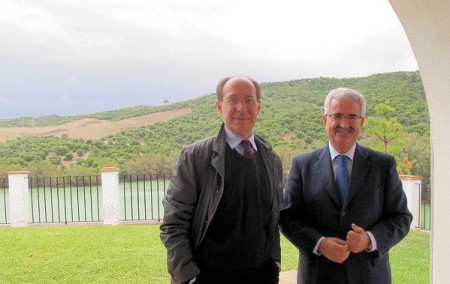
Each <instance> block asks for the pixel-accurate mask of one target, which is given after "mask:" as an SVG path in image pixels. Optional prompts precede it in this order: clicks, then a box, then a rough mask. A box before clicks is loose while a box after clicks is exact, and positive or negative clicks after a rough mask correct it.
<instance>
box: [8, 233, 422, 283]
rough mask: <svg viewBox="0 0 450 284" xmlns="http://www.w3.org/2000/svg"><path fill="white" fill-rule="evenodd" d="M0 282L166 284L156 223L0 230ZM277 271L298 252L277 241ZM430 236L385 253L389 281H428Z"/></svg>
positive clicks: (412, 237) (293, 264) (291, 266)
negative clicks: (279, 262) (389, 267)
mask: <svg viewBox="0 0 450 284" xmlns="http://www.w3.org/2000/svg"><path fill="white" fill-rule="evenodd" d="M0 243H1V244H2V249H1V250H0V283H152V284H158V283H169V275H168V273H167V270H166V251H165V248H164V246H163V245H162V243H161V241H160V239H159V227H158V225H157V224H147V225H119V226H102V225H85V226H30V227H24V228H9V227H0ZM281 245H282V270H283V271H289V270H295V269H297V256H298V251H297V250H296V249H295V247H293V246H292V245H291V244H290V243H289V242H288V241H287V240H286V239H285V238H284V237H283V238H282V243H281ZM429 247H430V234H429V233H428V232H423V231H411V232H410V234H409V235H408V236H407V237H406V238H405V239H404V240H403V241H402V242H400V243H399V244H398V245H397V246H396V247H394V248H393V249H392V250H391V254H390V255H391V265H392V274H393V283H394V284H395V283H428V282H429V277H430V272H429V263H430V262H429V258H430V252H429Z"/></svg>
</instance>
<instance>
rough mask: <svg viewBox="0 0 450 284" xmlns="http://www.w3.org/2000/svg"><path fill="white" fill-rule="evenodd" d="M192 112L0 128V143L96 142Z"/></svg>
mask: <svg viewBox="0 0 450 284" xmlns="http://www.w3.org/2000/svg"><path fill="white" fill-rule="evenodd" d="M190 112H192V109H177V110H168V111H161V112H157V113H153V114H147V115H142V116H135V117H131V118H125V119H122V120H118V121H111V120H102V119H96V118H81V119H78V120H74V121H71V122H68V123H64V124H60V125H55V126H46V127H4V128H0V142H5V141H7V140H12V139H17V138H19V137H23V136H57V137H61V136H63V135H66V136H67V137H69V138H74V139H78V138H80V139H91V140H96V139H100V138H102V137H105V136H109V135H116V134H117V133H118V132H120V131H127V130H131V129H135V128H138V127H141V126H146V125H152V124H154V123H157V122H165V121H168V120H170V119H172V118H175V117H177V116H180V115H185V114H188V113H190Z"/></svg>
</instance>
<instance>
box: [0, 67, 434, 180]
mask: <svg viewBox="0 0 450 284" xmlns="http://www.w3.org/2000/svg"><path fill="white" fill-rule="evenodd" d="M340 86H345V87H350V88H353V89H356V90H358V91H360V92H361V93H363V94H364V95H365V97H366V99H367V106H368V109H367V116H371V115H374V114H375V111H374V108H375V106H376V105H377V104H379V103H388V104H389V105H391V106H392V107H394V108H395V110H396V112H395V113H396V117H397V118H398V121H399V122H400V123H401V124H402V125H403V127H404V130H405V131H406V132H408V133H418V134H420V135H422V136H423V135H425V136H428V135H429V114H428V107H427V103H426V98H425V93H424V90H423V85H422V80H421V77H420V74H419V72H418V71H417V72H394V73H383V74H374V75H371V76H367V77H360V78H346V79H337V78H311V79H300V80H293V81H286V82H265V83H262V84H261V87H262V101H263V109H262V112H261V115H260V117H259V120H258V122H257V126H256V128H255V132H256V133H257V134H258V135H260V136H262V137H264V138H266V139H267V140H269V141H270V142H271V143H272V144H273V145H274V147H275V148H276V150H277V151H278V152H279V153H280V155H281V156H282V157H283V160H284V162H285V164H286V165H289V163H290V159H291V157H292V156H293V155H296V154H298V153H301V152H305V151H309V150H311V149H313V148H316V147H318V146H322V145H324V143H325V141H326V135H325V131H324V128H323V125H322V122H321V115H322V113H323V101H324V99H325V96H326V95H327V93H328V92H329V91H330V90H331V89H333V88H336V87H340ZM215 99H216V98H215V95H214V94H211V95H206V96H202V97H198V98H195V99H192V100H188V101H185V102H178V103H173V104H167V105H162V106H156V107H155V106H150V107H147V106H138V107H135V108H126V109H122V110H113V111H108V112H100V113H96V114H92V115H87V116H72V117H58V116H48V117H41V118H22V119H15V120H0V127H3V128H10V130H11V131H13V129H14V131H20V129H21V128H20V127H28V128H29V127H32V128H33V127H37V126H39V127H52V128H53V129H58V128H60V125H62V124H66V126H67V123H72V124H77V122H76V121H79V120H81V121H85V122H86V121H91V122H92V121H95V122H97V123H99V122H101V123H104V121H109V122H113V121H115V122H120V121H122V122H123V121H126V120H125V119H130V118H133V119H132V120H133V121H134V122H135V124H134V126H133V127H128V128H127V127H126V126H123V124H122V126H123V127H125V128H124V129H123V130H120V129H119V132H117V131H115V132H110V133H105V134H104V135H105V136H102V135H100V136H102V137H100V136H98V138H96V137H94V138H93V136H89V137H88V136H86V137H83V135H82V134H81V135H80V133H78V135H77V136H73V135H71V134H70V132H67V133H64V134H61V133H60V135H58V136H52V133H47V134H48V135H47V136H43V135H40V136H34V135H33V134H32V133H31V132H29V133H27V136H23V137H19V138H16V139H11V140H8V141H5V142H3V143H0V171H2V170H3V171H5V170H11V169H24V168H27V169H30V167H35V168H36V169H39V170H40V171H41V172H44V171H45V170H43V169H41V168H42V167H45V166H48V165H53V166H54V167H55V168H52V169H51V170H52V171H55V170H57V171H60V172H59V174H74V173H86V172H95V171H97V170H98V168H99V167H102V166H105V165H116V166H118V167H120V168H121V170H122V171H123V172H138V171H152V170H167V171H169V170H171V169H172V167H173V164H174V162H175V160H176V158H177V157H178V154H179V151H180V150H181V148H182V147H183V146H185V145H188V144H190V143H192V142H194V141H196V140H199V139H202V138H205V137H207V136H211V135H214V134H216V133H217V131H218V128H219V126H220V124H221V119H220V116H219V115H218V113H217V111H216V110H215ZM168 111H170V112H173V117H166V119H165V120H164V121H160V122H156V123H150V122H148V121H144V119H145V118H147V119H148V115H150V114H157V113H159V114H162V113H164V112H166V113H167V112H168ZM170 112H169V113H170ZM140 119H142V123H136V121H139V120H140ZM106 125H107V124H104V127H106ZM18 127H19V128H18ZM17 129H19V130H17ZM28 130H29V129H28ZM3 131H8V129H6V130H5V129H3ZM4 133H5V132H4ZM99 134H100V133H99ZM1 135H2V134H1V131H0V136H1ZM3 135H5V134H3ZM1 139H2V137H0V141H4V139H3V140H1ZM362 139H364V137H362ZM44 161H45V162H44Z"/></svg>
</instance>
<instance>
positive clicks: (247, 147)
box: [240, 140, 254, 159]
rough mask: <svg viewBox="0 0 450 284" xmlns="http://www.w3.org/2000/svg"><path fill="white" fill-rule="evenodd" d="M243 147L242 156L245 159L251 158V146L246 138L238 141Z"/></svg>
mask: <svg viewBox="0 0 450 284" xmlns="http://www.w3.org/2000/svg"><path fill="white" fill-rule="evenodd" d="M240 144H241V145H242V146H243V147H244V153H243V154H242V156H244V157H245V158H246V159H251V158H253V152H254V150H253V146H252V143H251V142H250V141H248V140H242V141H241V143H240Z"/></svg>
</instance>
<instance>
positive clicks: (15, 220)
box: [6, 171, 30, 227]
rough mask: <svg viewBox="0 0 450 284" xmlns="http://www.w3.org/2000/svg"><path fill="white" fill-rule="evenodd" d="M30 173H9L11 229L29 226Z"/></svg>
mask: <svg viewBox="0 0 450 284" xmlns="http://www.w3.org/2000/svg"><path fill="white" fill-rule="evenodd" d="M29 173H30V172H29V171H9V172H6V174H7V175H8V184H9V208H10V209H9V211H10V224H11V227H23V226H26V225H28V213H29V204H30V194H29V192H30V191H29V188H28V174H29Z"/></svg>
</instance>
